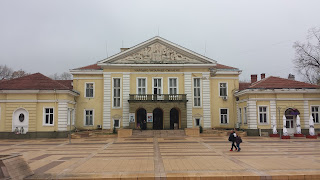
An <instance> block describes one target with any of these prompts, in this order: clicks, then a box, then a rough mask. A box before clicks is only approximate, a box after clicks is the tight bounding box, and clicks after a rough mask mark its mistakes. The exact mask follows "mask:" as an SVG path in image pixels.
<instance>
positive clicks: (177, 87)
mask: <svg viewBox="0 0 320 180" xmlns="http://www.w3.org/2000/svg"><path fill="white" fill-rule="evenodd" d="M170 79H176V80H177V86H176V87H170ZM170 88H176V89H177V94H179V78H178V77H168V94H170Z"/></svg>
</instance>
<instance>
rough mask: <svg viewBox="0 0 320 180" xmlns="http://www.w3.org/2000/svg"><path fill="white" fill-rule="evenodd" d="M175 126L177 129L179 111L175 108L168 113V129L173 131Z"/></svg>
mask: <svg viewBox="0 0 320 180" xmlns="http://www.w3.org/2000/svg"><path fill="white" fill-rule="evenodd" d="M175 124H176V129H179V111H178V110H177V109H176V108H172V109H171V111H170V129H174V125H175Z"/></svg>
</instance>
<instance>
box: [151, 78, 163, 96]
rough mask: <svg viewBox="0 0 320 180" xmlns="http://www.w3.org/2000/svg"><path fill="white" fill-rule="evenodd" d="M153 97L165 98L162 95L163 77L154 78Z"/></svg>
mask: <svg viewBox="0 0 320 180" xmlns="http://www.w3.org/2000/svg"><path fill="white" fill-rule="evenodd" d="M153 94H154V96H153V99H154V100H163V96H162V78H153Z"/></svg>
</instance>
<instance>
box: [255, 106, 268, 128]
mask: <svg viewBox="0 0 320 180" xmlns="http://www.w3.org/2000/svg"><path fill="white" fill-rule="evenodd" d="M260 107H266V112H265V113H266V122H261V119H260V113H261V112H260ZM257 112H258V120H259V124H269V106H267V105H259V106H258V110H257ZM263 113H264V112H263Z"/></svg>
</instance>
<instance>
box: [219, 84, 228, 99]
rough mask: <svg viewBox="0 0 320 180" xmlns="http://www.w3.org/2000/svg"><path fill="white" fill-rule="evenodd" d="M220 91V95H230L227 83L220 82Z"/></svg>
mask: <svg viewBox="0 0 320 180" xmlns="http://www.w3.org/2000/svg"><path fill="white" fill-rule="evenodd" d="M219 92H220V96H228V95H227V83H219Z"/></svg>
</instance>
